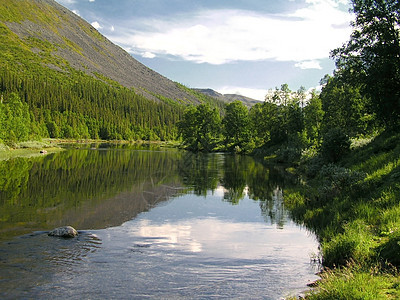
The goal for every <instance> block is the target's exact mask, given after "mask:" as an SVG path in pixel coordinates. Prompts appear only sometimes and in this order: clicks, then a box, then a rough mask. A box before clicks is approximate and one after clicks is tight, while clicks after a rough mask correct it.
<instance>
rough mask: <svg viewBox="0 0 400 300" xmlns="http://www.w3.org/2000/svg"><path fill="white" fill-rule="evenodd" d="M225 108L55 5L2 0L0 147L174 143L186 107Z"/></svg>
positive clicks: (47, 1) (33, 0) (39, 0)
mask: <svg viewBox="0 0 400 300" xmlns="http://www.w3.org/2000/svg"><path fill="white" fill-rule="evenodd" d="M199 103H208V104H210V105H211V106H213V107H220V108H222V107H223V106H224V103H223V102H221V101H219V100H216V99H215V98H212V97H208V96H206V95H204V94H201V93H199V92H197V91H194V90H192V89H189V88H187V87H185V86H183V85H181V84H178V83H176V82H173V81H171V80H169V79H168V78H166V77H164V76H162V75H160V74H158V73H157V72H155V71H153V70H151V69H149V68H147V67H146V66H144V65H143V64H141V63H140V62H138V61H137V60H135V59H134V58H133V57H132V56H131V55H130V54H128V53H127V52H126V51H124V50H123V49H122V48H120V47H119V46H117V45H115V44H113V43H112V42H111V41H109V40H108V39H107V38H105V37H104V36H103V35H101V34H100V33H99V32H98V31H97V30H96V29H95V28H94V27H93V26H91V25H90V24H89V23H87V22H86V21H85V20H83V19H82V18H81V17H79V16H78V15H76V14H74V13H73V12H71V11H69V10H68V9H66V8H65V7H63V6H62V5H60V4H58V3H57V2H55V1H54V0H0V143H2V142H4V143H6V144H9V145H15V143H16V142H18V141H25V140H29V139H37V138H46V137H50V138H75V139H89V138H92V139H99V138H100V139H118V140H120V139H124V140H140V139H142V140H171V139H172V140H173V139H176V138H177V137H178V129H177V124H178V122H179V120H180V118H181V116H182V114H183V112H184V109H185V106H186V105H188V104H199Z"/></svg>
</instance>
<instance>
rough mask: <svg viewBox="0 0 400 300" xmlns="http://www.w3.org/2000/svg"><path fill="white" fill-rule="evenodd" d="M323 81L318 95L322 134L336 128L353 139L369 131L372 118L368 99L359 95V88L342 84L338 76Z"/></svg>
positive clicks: (371, 125) (346, 83)
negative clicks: (320, 106) (322, 113)
mask: <svg viewBox="0 0 400 300" xmlns="http://www.w3.org/2000/svg"><path fill="white" fill-rule="evenodd" d="M325 81H326V84H325V85H324V87H323V89H322V92H321V95H320V98H321V101H322V109H323V111H324V117H323V119H322V128H321V129H322V132H323V133H326V132H327V131H329V130H330V129H331V128H335V127H337V128H341V130H342V132H344V133H345V134H347V135H349V136H350V137H354V136H357V135H359V134H365V133H367V132H368V130H371V128H373V121H374V117H373V115H372V113H371V111H370V101H369V98H367V97H365V96H362V95H361V93H360V86H359V85H354V84H350V83H348V82H344V81H343V80H342V79H341V78H340V77H338V76H336V77H328V78H325Z"/></svg>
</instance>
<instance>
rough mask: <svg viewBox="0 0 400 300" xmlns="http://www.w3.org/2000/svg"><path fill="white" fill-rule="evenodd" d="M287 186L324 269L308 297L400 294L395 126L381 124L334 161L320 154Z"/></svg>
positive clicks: (288, 201)
mask: <svg viewBox="0 0 400 300" xmlns="http://www.w3.org/2000/svg"><path fill="white" fill-rule="evenodd" d="M300 170H301V171H302V172H303V174H304V176H305V180H304V182H305V183H304V185H303V186H302V187H300V188H297V189H292V190H288V191H287V192H286V195H285V205H286V207H287V208H288V209H289V210H290V211H291V214H292V216H293V218H294V219H295V220H296V221H297V222H298V223H300V224H303V225H305V226H306V227H307V228H309V229H310V230H311V231H313V232H315V233H316V234H317V236H318V237H319V240H320V243H321V252H322V253H321V254H322V258H323V267H324V271H323V272H322V275H321V281H320V282H319V283H318V285H317V287H316V289H314V290H313V291H311V292H310V293H309V294H308V295H307V299H398V298H400V276H399V272H398V268H399V267H400V134H399V133H388V132H384V133H382V134H381V135H379V136H377V137H376V138H375V139H373V140H372V141H370V142H369V143H367V144H364V145H362V146H356V147H353V148H352V150H351V151H349V152H348V153H347V154H346V155H344V156H342V158H341V159H339V160H338V161H336V162H335V163H332V162H329V163H328V160H327V159H326V158H323V157H322V155H318V156H315V157H313V158H310V159H309V160H308V161H307V162H305V163H303V164H302V166H301V167H300Z"/></svg>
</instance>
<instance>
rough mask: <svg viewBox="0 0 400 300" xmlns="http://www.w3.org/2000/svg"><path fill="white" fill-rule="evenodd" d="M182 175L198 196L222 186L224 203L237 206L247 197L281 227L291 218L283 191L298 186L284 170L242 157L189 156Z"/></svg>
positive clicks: (266, 218)
mask: <svg viewBox="0 0 400 300" xmlns="http://www.w3.org/2000/svg"><path fill="white" fill-rule="evenodd" d="M179 174H180V176H181V177H182V180H183V182H184V184H186V185H188V186H189V187H190V188H193V190H194V193H195V194H196V195H206V193H207V191H209V190H211V191H214V190H215V189H216V188H217V186H218V185H221V186H222V187H223V188H224V198H223V200H224V201H226V202H229V203H231V204H233V205H236V204H238V203H239V202H240V200H242V199H243V198H244V197H245V196H246V194H247V195H248V197H249V198H250V199H253V200H256V201H259V202H260V208H261V212H262V214H263V216H264V218H265V221H266V222H267V223H273V224H277V225H278V226H279V227H282V226H283V225H284V222H285V220H286V219H287V216H288V215H287V213H286V211H285V208H284V205H283V190H284V188H285V187H287V186H291V185H294V184H296V178H295V177H294V176H290V175H289V174H287V172H285V171H284V169H282V168H277V167H270V168H269V167H266V166H265V165H264V164H263V163H262V162H260V161H257V160H256V159H254V158H252V157H249V156H241V155H215V154H211V155H210V154H201V153H186V154H185V155H184V156H183V159H182V161H181V162H180V166H179Z"/></svg>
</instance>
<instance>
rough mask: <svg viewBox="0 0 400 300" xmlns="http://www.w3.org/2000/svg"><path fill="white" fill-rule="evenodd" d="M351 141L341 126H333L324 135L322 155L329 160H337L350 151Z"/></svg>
mask: <svg viewBox="0 0 400 300" xmlns="http://www.w3.org/2000/svg"><path fill="white" fill-rule="evenodd" d="M350 145H351V141H350V139H349V137H348V135H347V134H345V133H344V132H343V130H342V129H340V128H331V129H330V130H329V131H328V132H327V133H326V134H325V135H324V137H323V141H322V145H321V153H322V156H323V157H324V158H325V159H326V160H327V161H328V162H337V161H339V160H340V158H341V157H343V156H344V155H345V154H347V153H348V152H349V151H350Z"/></svg>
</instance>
